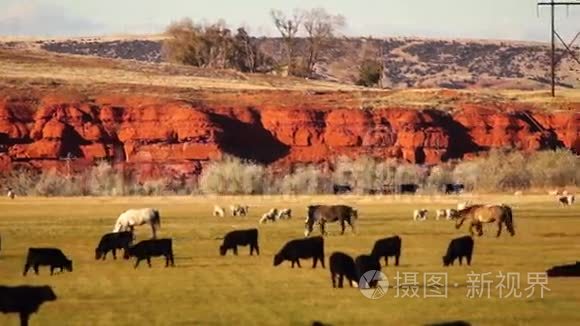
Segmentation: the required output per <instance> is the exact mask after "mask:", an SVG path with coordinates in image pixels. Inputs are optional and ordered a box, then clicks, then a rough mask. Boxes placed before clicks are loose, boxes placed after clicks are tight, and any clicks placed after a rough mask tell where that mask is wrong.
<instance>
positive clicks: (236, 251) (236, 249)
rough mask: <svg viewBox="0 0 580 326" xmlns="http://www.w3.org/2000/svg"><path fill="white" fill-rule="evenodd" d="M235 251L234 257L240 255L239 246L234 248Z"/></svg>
mask: <svg viewBox="0 0 580 326" xmlns="http://www.w3.org/2000/svg"><path fill="white" fill-rule="evenodd" d="M233 250H234V255H236V256H237V255H238V246H234V248H233Z"/></svg>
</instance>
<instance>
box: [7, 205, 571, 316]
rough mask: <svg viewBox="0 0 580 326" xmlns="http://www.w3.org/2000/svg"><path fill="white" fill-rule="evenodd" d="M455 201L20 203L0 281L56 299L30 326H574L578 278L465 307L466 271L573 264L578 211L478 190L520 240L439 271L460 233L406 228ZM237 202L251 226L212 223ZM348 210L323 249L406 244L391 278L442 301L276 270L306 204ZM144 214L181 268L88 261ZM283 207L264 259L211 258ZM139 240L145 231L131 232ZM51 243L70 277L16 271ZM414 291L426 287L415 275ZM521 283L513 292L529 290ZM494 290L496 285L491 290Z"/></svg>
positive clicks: (435, 226)
mask: <svg viewBox="0 0 580 326" xmlns="http://www.w3.org/2000/svg"><path fill="white" fill-rule="evenodd" d="M464 199H465V198H456V197H443V196H441V197H414V198H413V197H398V198H396V197H350V196H347V197H340V198H339V197H332V196H324V197H154V198H66V199H63V198H53V199H46V198H17V200H14V201H9V200H7V199H5V198H2V199H0V206H1V207H2V210H1V213H0V230H1V233H2V240H3V241H2V247H3V249H2V252H1V253H0V279H2V284H7V285H16V284H50V285H52V286H53V288H54V289H55V292H56V293H57V296H58V297H59V299H58V300H57V301H56V302H52V303H47V304H45V305H44V306H43V307H42V308H41V309H40V313H39V314H37V315H34V316H33V317H32V319H31V322H32V324H33V325H138V324H143V325H193V324H213V325H216V324H239V325H247V324H252V325H255V324H264V325H266V324H267V325H307V324H309V323H311V322H312V321H313V320H321V321H324V322H327V323H331V324H333V325H353V324H379V325H386V324H391V325H392V324H395V325H402V324H406V325H419V324H424V323H427V322H435V321H448V320H466V321H469V322H472V323H473V324H475V325H499V324H506V325H524V324H525V325H528V324H536V325H544V324H548V323H552V324H558V325H575V324H577V321H578V320H579V319H580V312H579V311H578V304H580V294H579V293H578V291H577V289H578V285H580V283H579V281H578V280H574V279H550V283H549V288H550V289H551V291H550V292H548V293H547V294H546V296H545V298H544V299H540V298H539V297H537V296H536V297H535V298H530V299H526V298H521V299H499V298H498V294H497V291H494V290H492V294H493V298H492V299H467V298H466V297H465V296H466V293H467V288H466V280H467V277H466V274H467V273H469V272H470V271H475V272H492V273H493V275H496V273H497V272H498V271H504V272H521V273H525V272H541V271H545V270H546V269H547V268H548V267H549V266H552V265H554V264H561V263H567V262H572V261H575V260H577V259H578V252H579V250H580V242H579V241H577V239H578V237H579V236H580V226H579V224H578V218H579V216H580V206H575V207H571V208H561V207H558V205H557V204H556V203H555V202H554V200H553V198H552V197H548V196H523V197H514V196H482V197H472V198H471V199H472V200H475V201H485V202H498V201H501V202H505V203H510V204H513V205H514V210H515V223H516V231H517V235H516V236H515V237H513V238H511V237H509V236H505V237H501V238H499V239H496V238H495V237H493V233H494V229H493V228H490V227H488V228H486V229H485V231H486V234H485V235H484V237H482V238H478V239H476V247H475V257H474V262H473V266H472V267H466V266H464V267H459V266H455V267H452V268H444V267H442V266H441V255H442V254H443V251H444V250H445V248H446V245H447V243H448V241H449V239H450V238H452V237H457V236H460V235H462V234H465V233H466V230H465V229H462V230H455V228H454V227H453V226H452V224H451V222H447V221H433V220H429V221H426V222H423V223H413V222H412V221H411V210H412V209H413V208H416V207H417V206H419V205H420V206H424V207H427V208H429V209H435V208H440V207H446V206H452V205H454V204H455V203H456V202H457V201H458V200H464ZM234 202H246V203H248V204H249V205H250V207H251V208H250V213H251V214H250V216H249V217H248V218H242V219H237V218H236V219H234V218H232V217H226V218H224V219H216V218H214V217H211V214H210V212H211V207H212V206H213V204H214V203H219V204H222V205H226V204H230V203H234ZM314 202H318V203H338V202H341V203H346V204H352V205H355V206H356V207H358V208H359V210H360V220H359V233H358V234H357V235H352V234H350V233H347V234H346V235H344V236H338V235H337V232H338V228H337V226H336V225H331V226H330V227H329V232H330V233H331V234H330V236H329V237H327V238H326V242H325V245H326V254H327V256H328V255H330V253H331V252H333V251H336V250H341V251H345V252H347V253H350V254H352V255H355V254H361V253H366V252H369V251H370V249H371V246H372V244H373V242H374V241H375V240H376V239H377V238H379V237H384V236H388V235H391V234H394V233H396V234H399V235H401V237H402V238H403V257H402V261H401V266H399V267H388V268H386V270H385V271H386V273H387V275H388V277H389V280H390V281H391V283H392V282H393V277H394V276H395V274H396V272H397V271H399V272H420V273H421V274H420V275H422V273H423V272H444V271H446V272H449V282H450V283H454V282H457V283H458V285H459V286H458V287H457V288H450V289H449V295H448V299H417V298H411V299H410V298H404V299H403V298H395V293H396V289H394V288H390V289H389V291H388V293H387V295H386V296H385V297H383V298H382V299H379V300H376V301H371V300H368V299H366V298H364V297H363V296H362V295H361V294H360V293H359V291H358V290H356V289H350V288H346V289H342V290H338V289H332V288H331V284H330V277H329V271H328V268H327V269H321V268H317V269H314V270H313V269H311V268H310V267H309V264H310V262H306V261H305V262H304V264H303V267H302V269H291V268H290V266H289V265H287V264H286V263H285V264H283V265H282V266H278V267H273V266H272V256H273V254H274V253H275V252H276V251H277V250H278V249H279V248H280V247H281V245H282V244H283V243H284V242H286V241H287V240H288V239H292V238H299V237H301V236H302V230H303V214H304V207H305V205H306V204H308V203H314ZM142 206H153V207H158V208H159V209H160V210H161V213H162V230H161V236H163V237H172V238H174V239H175V240H174V249H175V253H176V265H177V266H176V267H175V268H169V269H165V268H163V267H162V265H163V263H162V260H161V259H154V261H153V268H151V269H149V268H147V267H146V265H144V266H141V267H140V268H139V269H137V270H134V269H133V268H132V265H131V263H129V262H125V261H122V260H119V261H112V260H107V261H105V262H96V261H95V260H94V247H95V246H96V243H97V241H98V239H99V237H100V235H101V234H102V233H105V232H108V231H109V230H110V229H111V227H112V225H113V223H114V220H115V218H116V216H117V215H118V214H119V213H120V212H121V211H122V210H124V209H126V208H128V207H142ZM273 206H277V207H291V208H293V209H294V210H295V212H296V215H295V216H294V217H293V219H292V220H290V221H287V222H280V223H277V224H267V225H262V226H259V228H260V246H261V255H260V256H259V257H255V256H254V257H250V256H248V249H247V248H243V249H242V250H240V256H238V257H234V256H231V255H228V256H226V257H220V256H219V255H218V250H217V248H218V245H219V241H218V240H215V237H218V236H221V235H222V234H224V233H225V232H227V231H229V230H232V229H234V228H249V227H255V226H256V225H257V220H258V216H260V215H261V213H263V212H264V211H266V210H267V209H269V208H270V207H273ZM137 232H138V234H137V237H138V238H140V239H143V238H145V237H148V236H149V230H147V229H146V228H139V229H138V230H137ZM31 246H56V247H60V248H62V249H63V250H64V252H65V253H67V254H68V255H69V256H71V257H72V258H73V260H74V268H75V270H74V272H72V273H65V274H60V275H56V276H53V277H50V276H48V274H47V270H46V269H42V270H41V275H40V276H34V275H29V276H27V277H23V276H21V273H22V267H23V263H24V258H25V253H26V249H27V248H28V247H31ZM421 283H422V281H421ZM525 283H526V282H525V280H523V282H522V287H523V286H524V285H525ZM494 284H495V283H494ZM0 324H2V325H16V324H17V318H16V316H14V315H0Z"/></svg>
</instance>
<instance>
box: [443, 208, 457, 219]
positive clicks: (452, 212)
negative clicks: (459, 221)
mask: <svg viewBox="0 0 580 326" xmlns="http://www.w3.org/2000/svg"><path fill="white" fill-rule="evenodd" d="M445 215H446V217H447V219H448V220H451V219H453V218H455V217H457V210H456V209H455V208H448V209H446V210H445Z"/></svg>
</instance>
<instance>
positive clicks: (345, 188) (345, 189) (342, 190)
mask: <svg viewBox="0 0 580 326" xmlns="http://www.w3.org/2000/svg"><path fill="white" fill-rule="evenodd" d="M332 192H333V193H334V194H335V195H337V194H346V193H349V192H352V187H351V186H349V185H337V184H335V185H332Z"/></svg>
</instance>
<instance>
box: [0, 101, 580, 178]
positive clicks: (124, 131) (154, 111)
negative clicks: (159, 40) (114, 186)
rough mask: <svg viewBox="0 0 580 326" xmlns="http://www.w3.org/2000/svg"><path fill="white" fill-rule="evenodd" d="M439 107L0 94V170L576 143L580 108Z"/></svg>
mask: <svg viewBox="0 0 580 326" xmlns="http://www.w3.org/2000/svg"><path fill="white" fill-rule="evenodd" d="M452 112H453V113H451V114H449V113H447V112H445V111H439V110H435V109H432V110H422V111H420V110H416V109H411V108H383V109H374V110H372V111H368V110H360V109H346V108H345V109H334V110H331V109H328V108H324V107H322V108H315V107H312V108H303V107H300V108H287V107H276V106H275V105H273V104H272V103H268V104H265V105H263V106H261V107H251V106H240V105H238V106H236V105H235V103H234V105H232V106H231V107H230V106H226V105H215V106H213V107H207V106H203V107H201V106H196V105H194V104H190V103H187V102H182V101H167V100H160V99H155V98H147V97H143V98H131V97H126V98H124V97H119V96H111V97H105V96H102V97H98V98H94V99H90V100H89V99H86V98H83V97H80V96H67V97H55V96H51V97H45V98H41V99H30V98H18V97H16V98H4V99H0V170H4V171H5V170H10V169H12V168H14V167H17V166H25V167H32V168H39V169H43V168H44V169H46V168H52V167H62V166H63V164H65V161H64V158H66V157H67V156H69V157H71V158H73V167H74V166H76V167H78V168H82V167H86V166H88V165H91V164H93V163H94V162H95V161H97V160H103V159H106V160H109V161H113V162H115V164H120V165H122V166H126V167H130V168H133V169H135V170H137V171H138V172H139V173H140V174H141V175H142V176H147V175H161V174H164V173H171V174H172V175H195V174H198V173H199V172H200V171H201V168H202V165H203V163H204V162H206V161H209V160H214V159H218V158H219V157H221V156H222V155H223V154H224V153H231V154H234V155H237V156H241V157H245V158H250V159H254V160H257V161H260V162H264V163H276V164H282V165H287V164H293V163H320V162H324V161H328V160H329V159H330V158H331V157H333V156H339V155H346V156H351V157H355V156H360V155H367V156H372V157H377V158H386V157H393V158H400V159H404V160H407V161H409V162H413V163H427V164H434V163H438V162H440V161H444V160H447V159H450V158H465V157H471V156H473V155H474V153H477V152H479V151H485V150H488V149H490V148H498V147H505V146H509V147H514V148H518V149H521V150H524V151H534V150H539V149H542V148H548V147H552V146H557V145H561V146H565V147H566V148H569V149H572V150H573V151H575V152H576V153H580V111H579V110H568V111H553V112H542V111H539V110H534V109H533V108H531V107H521V106H516V105H513V106H511V107H510V106H506V105H471V104H464V105H458V106H457V107H456V108H455V109H454V110H453V111H452Z"/></svg>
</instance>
